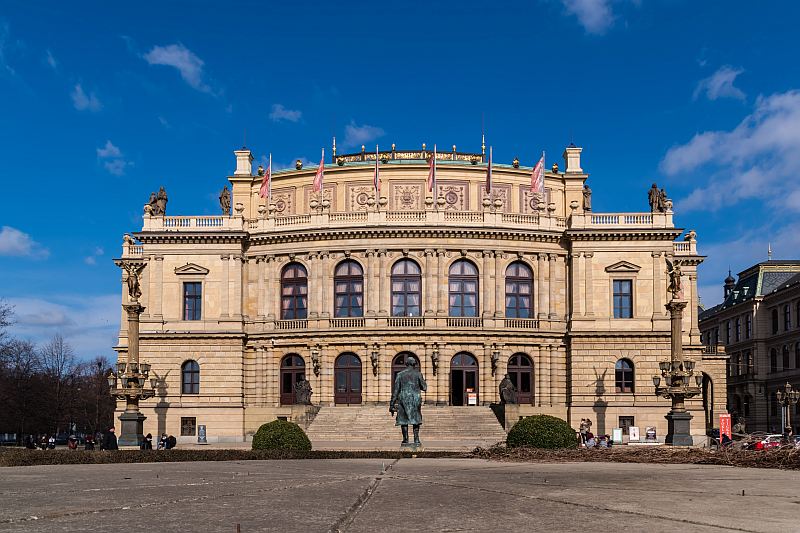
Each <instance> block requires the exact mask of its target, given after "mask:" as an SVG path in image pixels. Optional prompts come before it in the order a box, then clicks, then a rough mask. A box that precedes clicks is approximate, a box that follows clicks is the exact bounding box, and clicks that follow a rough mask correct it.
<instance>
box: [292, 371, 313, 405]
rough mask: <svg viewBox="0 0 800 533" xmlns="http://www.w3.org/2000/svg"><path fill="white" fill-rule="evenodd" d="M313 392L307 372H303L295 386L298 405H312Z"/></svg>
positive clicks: (295, 399)
mask: <svg viewBox="0 0 800 533" xmlns="http://www.w3.org/2000/svg"><path fill="white" fill-rule="evenodd" d="M312 394H313V391H312V390H311V383H310V382H309V381H308V380H307V379H306V376H305V374H303V375H302V376H300V380H299V381H298V382H297V383H295V386H294V403H296V404H297V405H311V395H312Z"/></svg>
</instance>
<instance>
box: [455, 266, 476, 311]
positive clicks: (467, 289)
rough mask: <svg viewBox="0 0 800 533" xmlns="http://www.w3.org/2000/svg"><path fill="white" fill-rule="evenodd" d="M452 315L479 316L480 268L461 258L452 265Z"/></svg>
mask: <svg viewBox="0 0 800 533" xmlns="http://www.w3.org/2000/svg"><path fill="white" fill-rule="evenodd" d="M449 286H450V316H478V269H477V267H475V265H474V264H472V263H471V262H470V261H467V260H466V259H459V260H458V261H456V262H455V263H453V264H452V265H450V278H449Z"/></svg>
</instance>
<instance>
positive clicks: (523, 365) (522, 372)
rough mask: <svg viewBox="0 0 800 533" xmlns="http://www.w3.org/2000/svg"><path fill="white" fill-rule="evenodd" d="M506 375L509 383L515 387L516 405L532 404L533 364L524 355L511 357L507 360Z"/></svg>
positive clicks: (519, 354)
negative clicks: (509, 380)
mask: <svg viewBox="0 0 800 533" xmlns="http://www.w3.org/2000/svg"><path fill="white" fill-rule="evenodd" d="M506 372H507V373H508V377H509V379H511V383H513V384H514V386H515V387H517V403H518V404H520V405H522V404H532V403H533V363H532V362H531V358H530V357H528V356H527V355H525V354H524V353H518V354H514V355H512V356H511V357H510V358H509V359H508V366H507V370H506Z"/></svg>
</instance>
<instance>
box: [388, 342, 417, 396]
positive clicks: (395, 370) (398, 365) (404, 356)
mask: <svg viewBox="0 0 800 533" xmlns="http://www.w3.org/2000/svg"><path fill="white" fill-rule="evenodd" d="M409 358H413V359H415V360H416V361H417V368H420V365H419V357H417V356H416V355H415V354H413V353H411V352H400V353H398V354H397V355H395V356H394V359H392V393H394V380H395V379H397V374H399V373H400V372H402V371H403V370H405V369H406V361H408V359H409Z"/></svg>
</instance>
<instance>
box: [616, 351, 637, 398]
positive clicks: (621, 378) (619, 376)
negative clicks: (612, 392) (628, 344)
mask: <svg viewBox="0 0 800 533" xmlns="http://www.w3.org/2000/svg"><path fill="white" fill-rule="evenodd" d="M614 381H615V384H616V388H617V392H633V363H632V362H631V361H630V359H620V360H618V361H617V364H616V365H614Z"/></svg>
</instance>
